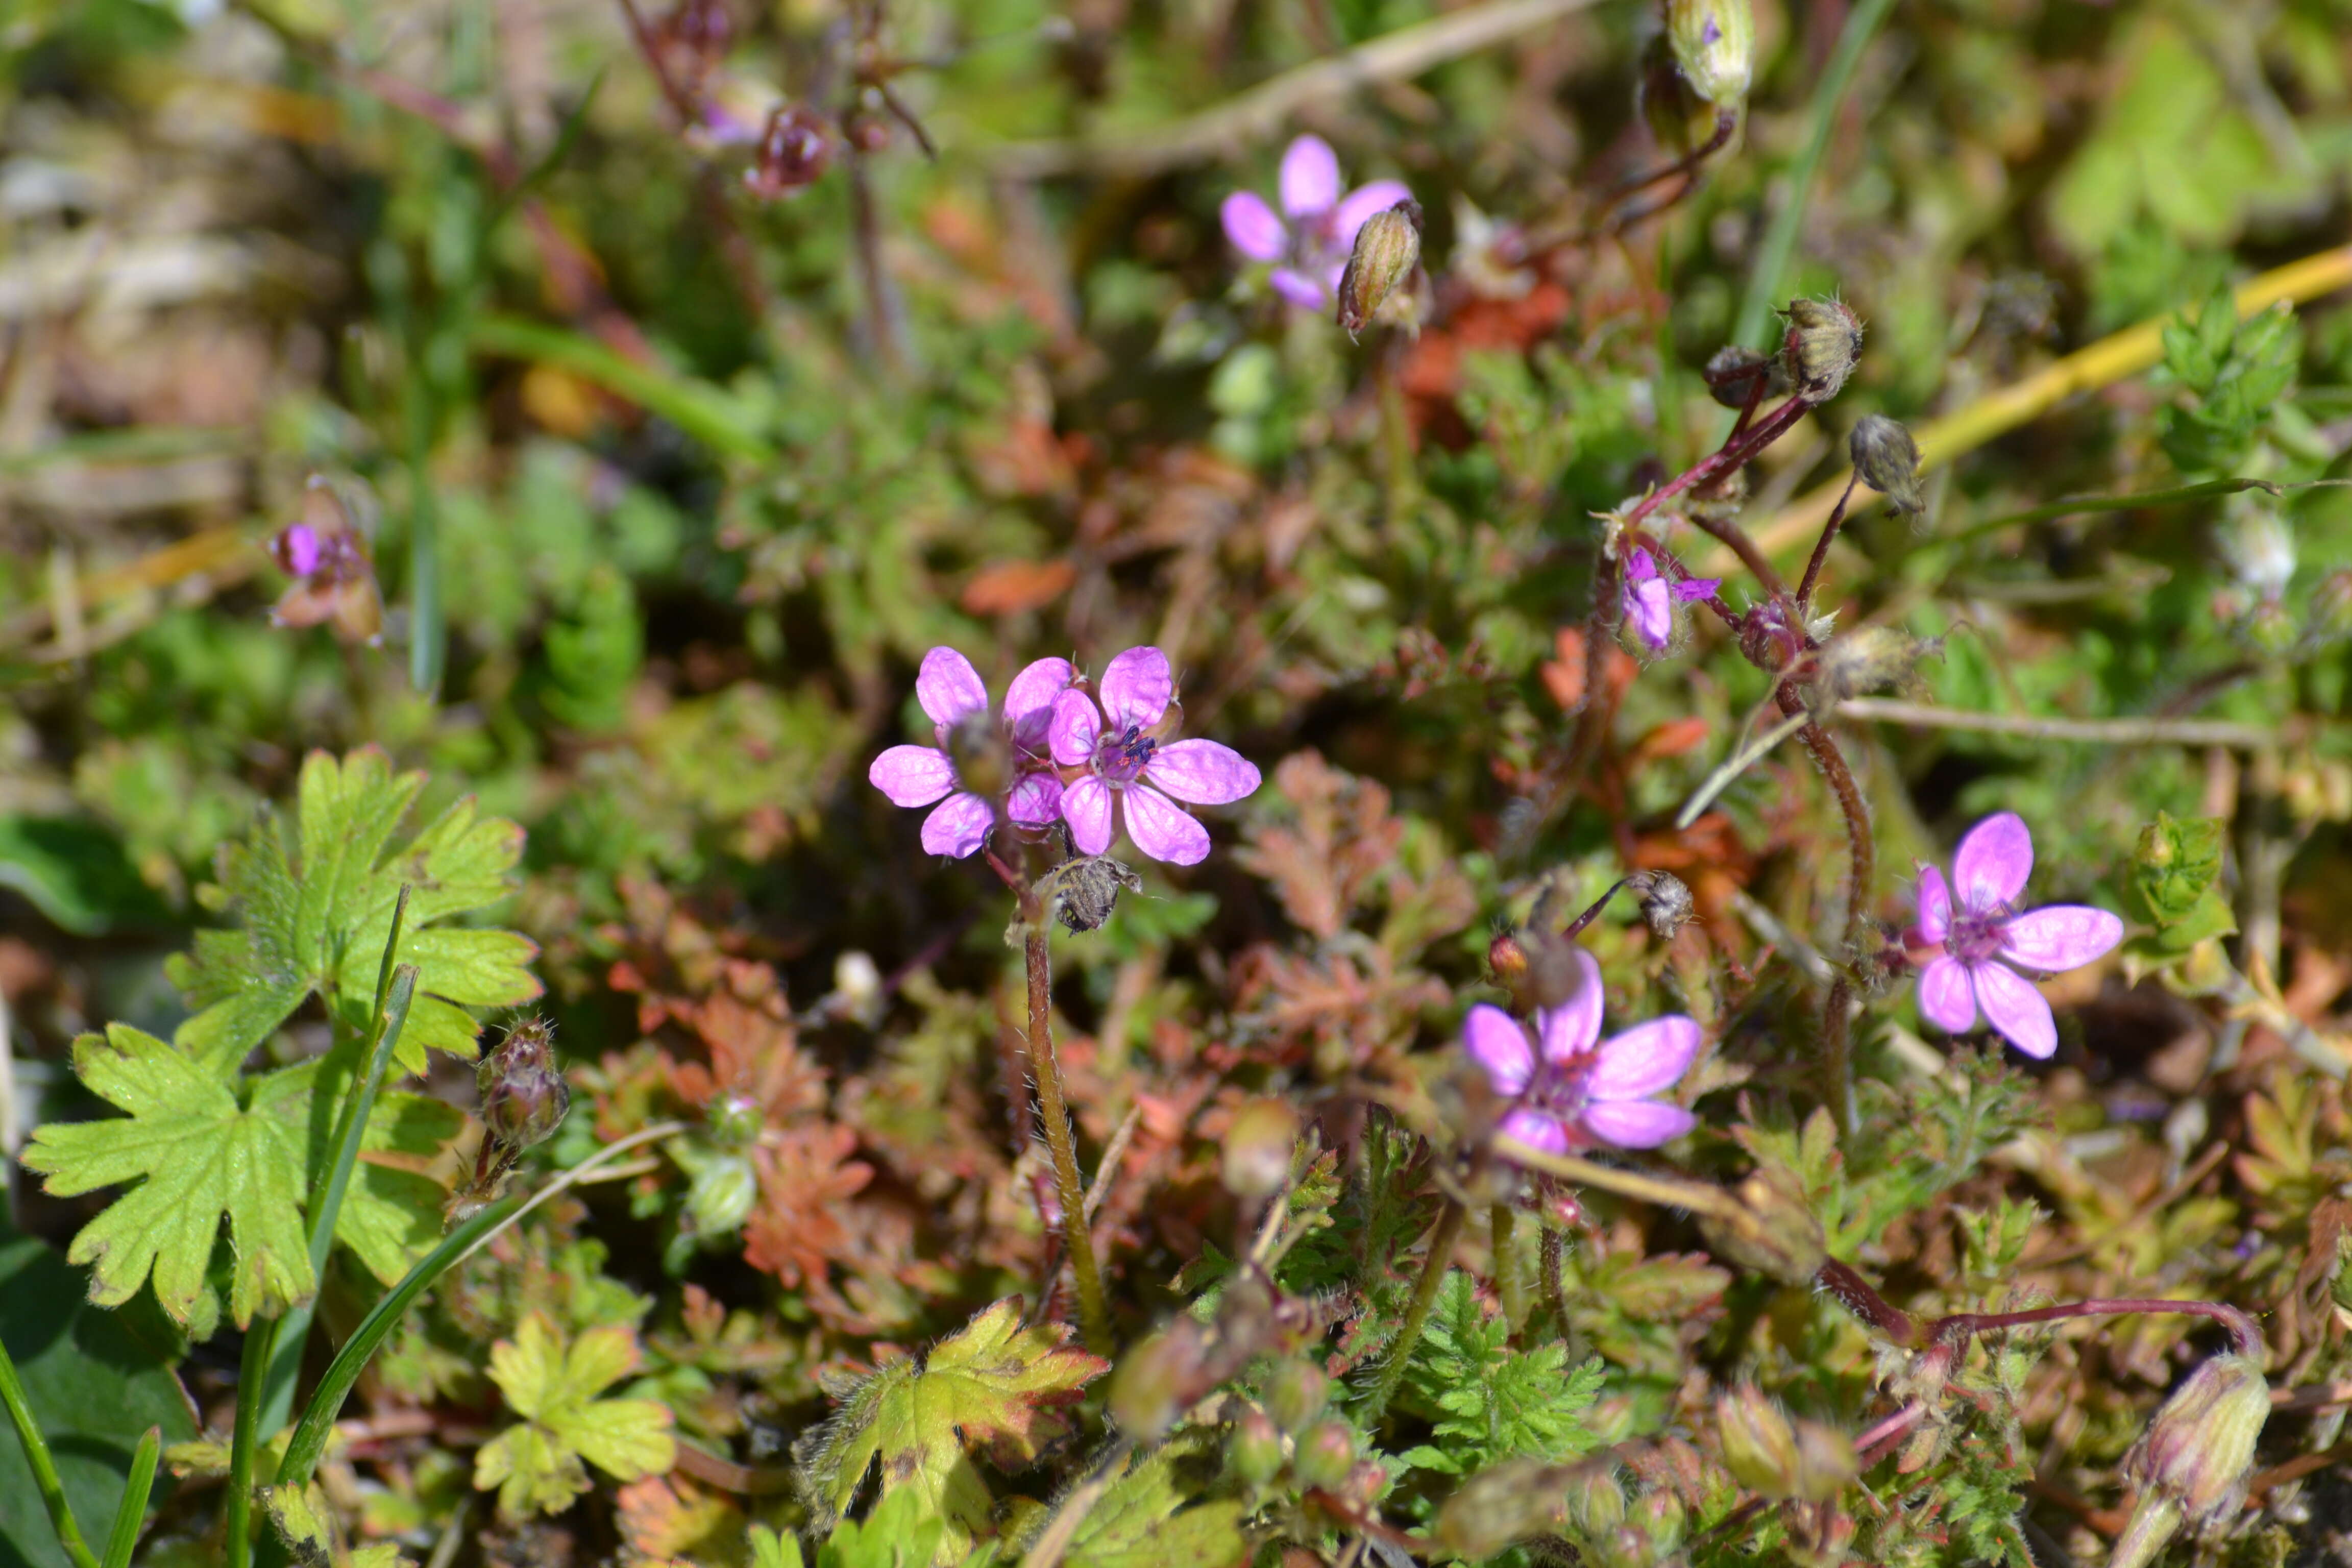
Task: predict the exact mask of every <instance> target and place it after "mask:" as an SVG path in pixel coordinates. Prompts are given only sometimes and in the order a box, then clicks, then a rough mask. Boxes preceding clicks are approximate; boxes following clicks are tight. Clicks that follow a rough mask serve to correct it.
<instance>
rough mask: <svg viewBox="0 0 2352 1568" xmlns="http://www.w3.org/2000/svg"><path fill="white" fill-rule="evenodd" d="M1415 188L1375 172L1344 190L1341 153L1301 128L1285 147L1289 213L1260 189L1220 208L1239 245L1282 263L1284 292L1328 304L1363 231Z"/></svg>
mask: <svg viewBox="0 0 2352 1568" xmlns="http://www.w3.org/2000/svg"><path fill="white" fill-rule="evenodd" d="M1411 197H1412V191H1411V190H1409V189H1408V188H1406V186H1405V185H1404V184H1403V183H1402V181H1398V180H1374V181H1373V182H1372V183H1371V184H1368V185H1363V186H1360V187H1358V188H1357V189H1356V190H1354V191H1351V192H1349V194H1348V195H1344V196H1343V195H1340V194H1339V154H1338V153H1334V152H1332V151H1331V144H1330V143H1329V142H1326V141H1324V140H1323V138H1321V137H1320V136H1301V137H1300V138H1298V140H1297V141H1296V142H1292V143H1291V144H1290V147H1289V149H1288V150H1287V151H1286V152H1285V153H1283V155H1282V216H1276V213H1275V210H1274V209H1273V208H1272V207H1270V206H1268V205H1266V202H1265V197H1264V196H1261V195H1258V194H1257V193H1256V192H1255V191H1235V192H1234V194H1233V195H1229V196H1227V197H1226V198H1225V200H1224V205H1223V206H1222V207H1220V208H1219V209H1218V215H1217V216H1219V217H1220V218H1222V219H1223V222H1224V226H1225V237H1226V238H1227V239H1230V240H1232V241H1233V242H1234V249H1236V250H1238V251H1240V252H1241V253H1242V254H1243V255H1244V256H1246V257H1248V258H1250V259H1251V260H1253V261H1271V262H1274V263H1276V267H1275V268H1274V275H1273V277H1272V278H1271V279H1269V281H1270V282H1272V283H1273V285H1274V289H1275V292H1276V293H1277V294H1280V295H1281V296H1282V297H1283V298H1284V299H1286V300H1289V301H1290V302H1291V303H1292V304H1294V305H1297V306H1298V307H1299V308H1300V309H1301V310H1329V309H1330V308H1331V300H1332V296H1333V294H1334V293H1335V292H1336V291H1337V290H1338V289H1339V274H1340V273H1341V272H1342V271H1343V270H1345V269H1346V268H1347V265H1348V252H1349V250H1350V249H1352V248H1353V247H1355V243H1356V231H1357V230H1358V229H1360V228H1361V227H1363V226H1364V224H1365V222H1366V221H1367V220H1368V219H1370V217H1371V216H1372V215H1373V214H1374V213H1379V212H1386V211H1387V210H1388V209H1389V208H1391V207H1392V206H1394V205H1397V203H1399V202H1401V201H1406V200H1409V199H1410V198H1411ZM1285 217H1287V218H1288V219H1289V221H1288V222H1287V223H1286V222H1284V221H1283V219H1284V218H1285Z"/></svg>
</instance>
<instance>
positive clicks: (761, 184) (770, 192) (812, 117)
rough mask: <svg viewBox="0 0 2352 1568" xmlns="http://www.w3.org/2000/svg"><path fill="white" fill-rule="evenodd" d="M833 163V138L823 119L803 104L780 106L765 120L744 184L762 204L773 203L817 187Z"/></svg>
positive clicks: (744, 176)
mask: <svg viewBox="0 0 2352 1568" xmlns="http://www.w3.org/2000/svg"><path fill="white" fill-rule="evenodd" d="M831 163H833V138H832V136H831V135H830V134H829V133H828V132H826V130H825V125H824V119H823V118H822V117H821V116H820V115H819V114H818V113H817V112H816V110H814V109H811V108H809V107H808V105H806V104H804V103H783V104H779V105H777V106H776V109H775V111H774V112H773V113H772V114H770V115H769V116H768V124H767V128H766V129H765V130H763V131H761V132H760V146H759V151H758V153H756V154H755V155H754V157H753V159H752V163H751V167H750V168H748V169H746V170H744V171H743V184H745V185H746V186H748V187H750V189H751V194H752V195H755V196H758V197H759V198H761V200H762V201H771V202H772V201H775V200H776V199H778V198H779V197H782V196H789V195H793V193H794V192H796V191H801V190H804V189H806V188H807V187H808V186H810V185H813V184H816V182H817V180H818V178H819V176H821V175H823V174H824V172H825V169H826V168H827V167H828V166H829V165H830V164H831Z"/></svg>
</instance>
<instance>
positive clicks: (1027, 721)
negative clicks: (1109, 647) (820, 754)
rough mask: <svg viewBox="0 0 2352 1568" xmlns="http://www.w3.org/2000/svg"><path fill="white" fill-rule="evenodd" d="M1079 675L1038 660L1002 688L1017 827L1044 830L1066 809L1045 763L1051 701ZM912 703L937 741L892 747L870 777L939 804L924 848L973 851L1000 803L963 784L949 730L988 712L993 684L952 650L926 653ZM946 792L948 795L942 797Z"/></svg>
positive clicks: (1008, 807)
mask: <svg viewBox="0 0 2352 1568" xmlns="http://www.w3.org/2000/svg"><path fill="white" fill-rule="evenodd" d="M1075 673H1076V672H1075V671H1073V670H1072V669H1071V668H1070V661H1069V660H1068V659H1066V658H1041V659H1039V660H1038V661H1037V662H1036V663H1034V664H1033V665H1031V666H1029V667H1028V668H1026V669H1024V670H1023V671H1022V672H1021V673H1020V674H1018V675H1016V676H1014V677H1013V684H1012V685H1011V686H1010V687H1008V688H1006V689H1005V692H1004V727H1005V731H1006V732H1007V734H1008V736H1009V737H1010V739H1011V742H1012V747H1013V786H1012V789H1011V790H1010V792H1009V793H1008V794H1007V795H1006V797H1005V815H1006V816H1008V817H1010V818H1011V819H1012V821H1013V826H1016V827H1027V828H1042V827H1044V826H1046V825H1048V824H1049V823H1051V822H1052V821H1053V820H1054V817H1055V814H1056V813H1057V812H1058V811H1059V810H1060V809H1061V805H1062V783H1061V780H1059V779H1058V778H1056V777H1055V776H1054V773H1052V771H1051V767H1050V764H1049V763H1048V761H1047V731H1048V730H1049V729H1050V727H1051V725H1052V722H1053V716H1054V699H1055V697H1056V696H1057V695H1059V694H1060V693H1061V692H1062V690H1063V689H1065V688H1066V687H1067V686H1068V685H1069V684H1070V680H1071V678H1072V677H1073V675H1074V674H1075ZM915 700H917V701H918V702H920V703H921V704H922V705H923V711H924V712H925V713H927V714H929V716H930V720H931V726H932V733H933V734H934V735H935V736H936V737H937V739H938V741H939V744H938V745H936V746H893V747H891V748H890V749H889V750H888V751H887V752H883V753H882V754H881V755H880V756H878V757H877V758H875V759H874V765H873V766H872V767H870V768H868V769H867V770H866V778H867V780H868V781H869V782H871V783H872V784H873V785H874V787H875V788H876V789H878V790H880V791H881V792H882V793H883V794H884V795H888V796H889V797H890V800H891V803H892V804H893V805H906V806H916V805H930V804H931V803H932V802H933V801H939V802H940V805H939V806H938V808H937V809H936V810H934V811H933V812H932V813H931V814H930V816H927V817H925V818H924V819H923V848H924V849H925V850H926V851H927V852H929V853H930V854H933V855H952V856H954V857H955V858H958V859H961V858H963V857H965V856H967V855H970V854H971V853H973V852H974V851H975V850H977V849H978V848H979V847H981V845H982V842H983V841H984V840H986V838H987V837H988V831H989V829H990V828H992V827H993V826H995V825H996V807H995V806H994V805H992V804H991V803H990V802H989V801H988V800H987V799H986V798H985V797H983V796H982V795H978V794H976V793H975V792H973V791H971V790H969V789H966V788H964V787H963V781H962V778H961V774H960V773H958V772H957V769H956V763H955V755H954V753H953V752H952V751H951V749H950V745H949V738H950V734H951V733H952V732H954V731H959V730H963V729H964V728H965V727H966V726H968V725H970V724H971V723H972V722H973V721H982V720H985V718H986V717H987V714H988V688H987V687H985V686H982V684H981V681H980V672H979V671H978V670H976V669H974V668H972V667H971V660H970V659H968V658H964V656H963V655H961V654H960V653H958V652H956V650H955V649H953V648H951V647H935V648H933V649H931V651H930V652H929V653H927V654H925V655H924V656H923V668H922V669H921V670H920V671H919V673H918V674H917V675H916V677H915ZM942 797H944V798H942Z"/></svg>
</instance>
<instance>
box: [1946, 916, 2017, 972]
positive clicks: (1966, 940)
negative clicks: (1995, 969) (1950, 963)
mask: <svg viewBox="0 0 2352 1568" xmlns="http://www.w3.org/2000/svg"><path fill="white" fill-rule="evenodd" d="M2008 940H2009V912H2008V911H2007V910H1991V911H1989V912H1982V913H1976V912H1955V913H1954V914H1953V916H1952V929H1951V931H1950V933H1949V934H1948V935H1947V936H1946V937H1945V938H1944V951H1945V952H1948V953H1950V954H1951V955H1952V956H1953V957H1954V958H1957V959H1958V960H1959V961H1960V962H1961V963H1985V962H1987V961H1988V960H1990V959H1991V958H1993V957H1995V956H1997V955H1998V954H1999V953H2000V949H2001V944H2002V943H2003V942H2007V941H2008Z"/></svg>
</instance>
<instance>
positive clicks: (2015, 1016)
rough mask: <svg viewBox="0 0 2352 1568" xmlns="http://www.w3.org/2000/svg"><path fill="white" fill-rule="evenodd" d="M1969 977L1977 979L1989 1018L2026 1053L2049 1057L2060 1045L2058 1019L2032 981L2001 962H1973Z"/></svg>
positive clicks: (1990, 1021) (1979, 995)
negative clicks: (2052, 1014) (2054, 1016)
mask: <svg viewBox="0 0 2352 1568" xmlns="http://www.w3.org/2000/svg"><path fill="white" fill-rule="evenodd" d="M1969 979H1970V980H1972V981H1974V982H1975V983H1976V988H1977V1003H1978V1005H1979V1006H1981V1007H1983V1008H1984V1015H1985V1020H1986V1022H1988V1023H1990V1025H1992V1026H1993V1027H1994V1028H1996V1029H1998V1030H2000V1032H2001V1033H2002V1034H2003V1035H2006V1036H2008V1037H2009V1043H2010V1044H2011V1045H2012V1046H2015V1047H2017V1048H2018V1049H2019V1050H2021V1051H2023V1052H2024V1053H2025V1054H2026V1055H2027V1056H2029V1057H2039V1058H2042V1059H2043V1060H2045V1061H2047V1060H2048V1059H2049V1058H2050V1055H2051V1053H2052V1052H2053V1051H2055V1050H2056V1049H2057V1048H2058V1020H2057V1019H2055V1018H2053V1017H2052V1016H2050V1004H2049V1003H2048V1002H2046V1001H2044V1000H2042V993H2041V992H2039V991H2036V990H2035V989H2034V988H2033V983H2032V981H2030V980H2027V979H2026V978H2024V977H2023V976H2022V975H2021V974H2019V973H2017V972H2016V971H2015V970H2013V969H2011V968H2009V967H2008V966H2007V965H2005V964H2000V963H1971V964H1969Z"/></svg>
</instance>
